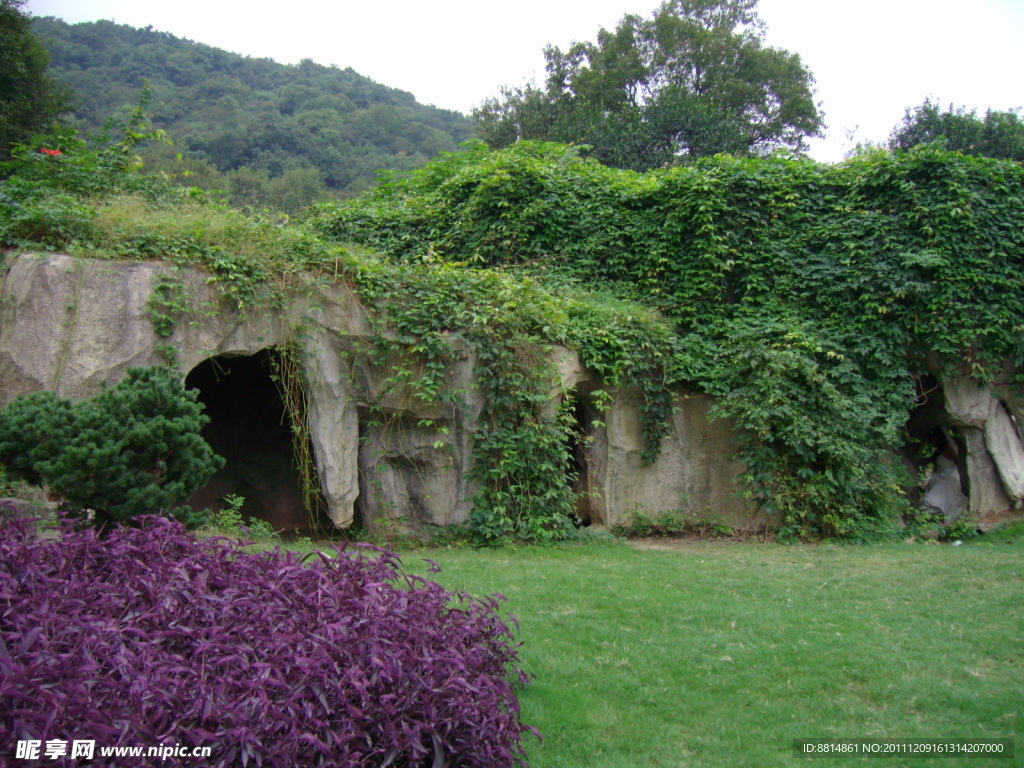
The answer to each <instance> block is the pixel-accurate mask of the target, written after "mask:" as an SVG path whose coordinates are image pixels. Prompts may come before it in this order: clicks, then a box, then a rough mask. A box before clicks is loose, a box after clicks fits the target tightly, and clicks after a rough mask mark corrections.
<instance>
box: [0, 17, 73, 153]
mask: <svg viewBox="0 0 1024 768" xmlns="http://www.w3.org/2000/svg"><path fill="white" fill-rule="evenodd" d="M24 4H25V0H0V158H2V157H3V156H4V155H6V154H7V153H8V152H9V151H10V149H11V147H12V146H13V145H14V144H18V143H24V142H27V141H29V139H31V137H32V134H33V133H36V132H39V131H42V130H44V129H46V128H48V127H50V125H51V124H52V123H53V122H54V121H55V120H56V119H57V118H58V117H59V116H60V115H62V114H63V113H65V112H67V111H68V110H69V109H70V104H69V101H70V97H69V95H68V92H67V90H66V89H65V88H64V87H63V86H61V85H60V84H58V83H57V81H56V80H54V79H53V78H52V77H50V76H49V75H47V73H46V69H47V66H48V65H49V63H50V55H49V54H48V53H47V51H46V48H45V46H44V45H43V43H42V42H41V41H40V40H39V39H38V38H36V37H35V36H34V35H33V34H32V21H31V19H30V18H29V17H28V16H26V15H25V14H24V13H22V11H21V6H22V5H24Z"/></svg>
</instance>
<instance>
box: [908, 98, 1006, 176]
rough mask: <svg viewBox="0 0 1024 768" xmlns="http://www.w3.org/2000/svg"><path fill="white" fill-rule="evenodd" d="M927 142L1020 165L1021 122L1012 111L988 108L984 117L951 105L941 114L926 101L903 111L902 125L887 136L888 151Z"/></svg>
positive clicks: (929, 101)
mask: <svg viewBox="0 0 1024 768" xmlns="http://www.w3.org/2000/svg"><path fill="white" fill-rule="evenodd" d="M931 143H941V144H942V145H943V146H944V147H945V148H946V149H948V150H951V151H955V152H963V153H964V154H965V155H981V156H983V157H998V158H1002V159H1004V160H1016V161H1018V162H1024V120H1021V117H1020V115H1019V114H1018V112H1017V111H1013V110H1011V111H1007V112H999V111H995V110H992V109H989V110H987V111H986V112H985V117H984V118H979V117H978V113H977V112H976V111H974V110H972V111H970V112H968V111H966V109H964V108H963V107H960V108H954V107H953V105H952V104H950V106H949V108H948V109H946V110H945V111H943V110H942V109H941V108H940V107H939V105H938V103H936V102H934V101H932V100H931V99H926V100H925V102H924V103H923V104H921V105H920V106H919V107H915V108H914V109H913V110H910V109H908V110H907V111H906V114H905V115H904V116H903V122H901V123H900V124H899V125H897V126H896V128H895V129H893V132H892V134H891V135H890V137H889V148H890V149H893V150H897V149H910V148H911V147H916V146H917V145H918V144H931Z"/></svg>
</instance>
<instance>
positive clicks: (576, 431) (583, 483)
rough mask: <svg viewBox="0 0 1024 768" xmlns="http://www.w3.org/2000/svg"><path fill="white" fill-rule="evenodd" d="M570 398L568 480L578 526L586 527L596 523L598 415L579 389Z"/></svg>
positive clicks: (567, 447)
mask: <svg viewBox="0 0 1024 768" xmlns="http://www.w3.org/2000/svg"><path fill="white" fill-rule="evenodd" d="M568 397H569V398H570V407H571V408H572V422H573V423H572V428H571V431H570V433H569V436H568V438H567V440H566V445H565V470H566V478H567V481H568V482H569V483H570V485H571V487H572V491H573V494H574V496H575V498H576V501H575V505H574V510H573V511H574V512H575V513H576V517H577V519H578V521H579V523H578V524H579V525H580V526H584V527H586V526H589V525H591V523H593V522H595V520H594V517H595V515H594V513H595V510H594V509H593V508H592V503H591V499H592V496H591V487H590V486H591V477H590V465H591V455H590V452H591V448H592V445H591V443H592V442H593V435H594V430H595V426H596V425H595V423H594V422H595V421H597V419H598V413H597V409H596V408H595V406H594V404H593V403H592V402H591V401H590V399H589V398H587V397H586V395H584V394H583V393H581V392H580V391H579V390H578V389H574V390H572V391H571V392H570V393H569V394H568ZM597 522H599V521H597Z"/></svg>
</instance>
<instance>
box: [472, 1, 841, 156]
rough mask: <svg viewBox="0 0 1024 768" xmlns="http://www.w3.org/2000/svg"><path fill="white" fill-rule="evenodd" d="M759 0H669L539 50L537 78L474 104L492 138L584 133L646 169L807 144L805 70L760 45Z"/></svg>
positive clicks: (817, 120)
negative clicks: (542, 76) (542, 67)
mask: <svg viewBox="0 0 1024 768" xmlns="http://www.w3.org/2000/svg"><path fill="white" fill-rule="evenodd" d="M756 5H757V0H666V1H665V2H664V3H663V4H662V5H661V6H660V7H659V8H658V9H657V10H656V11H655V12H654V13H653V14H652V15H651V17H650V18H647V19H644V18H641V17H639V16H635V15H627V16H625V17H624V18H623V19H622V21H621V22H620V23H619V26H618V27H617V28H616V29H615V31H613V32H612V31H608V30H605V29H602V30H601V31H600V32H599V33H598V36H597V41H596V42H584V43H574V44H573V45H572V46H570V47H569V49H568V50H567V51H564V52H563V51H562V50H561V49H559V48H557V47H553V46H550V47H548V48H547V49H546V50H545V52H544V55H545V58H546V60H547V65H546V69H547V80H546V83H545V84H544V86H543V87H536V86H534V85H527V86H525V87H521V88H506V89H504V90H503V91H502V93H501V96H500V97H496V98H492V99H489V100H487V101H486V102H484V104H483V105H481V106H480V107H479V108H477V110H475V112H474V115H473V116H474V118H475V119H476V123H477V133H478V135H479V136H480V137H481V138H482V139H483V140H484V141H486V142H487V143H488V144H489V145H490V146H491V147H492V148H501V147H505V146H508V145H510V144H512V143H513V142H515V141H518V140H520V139H540V140H547V141H561V142H566V143H577V144H588V145H591V146H592V147H593V148H594V156H595V157H596V158H597V159H598V160H600V161H601V162H603V163H605V164H606V165H611V166H613V167H619V168H630V169H633V170H646V169H650V168H656V167H661V166H665V165H672V164H676V163H678V162H680V161H683V162H686V161H692V160H693V159H696V158H699V157H706V156H710V155H715V154H718V153H722V152H725V153H730V154H735V155H763V154H767V153H770V152H771V151H773V150H775V149H778V148H781V147H788V148H790V149H793V150H797V151H799V150H801V149H803V148H804V140H805V139H806V138H807V137H810V136H816V135H818V134H819V132H820V130H821V128H822V127H823V122H822V115H821V113H820V112H819V110H818V107H817V105H816V104H815V102H814V94H813V85H814V78H813V77H812V75H811V73H810V71H809V70H808V69H807V68H806V67H805V66H804V65H803V63H802V62H801V60H800V57H799V56H798V55H797V54H795V53H791V52H789V51H785V50H782V49H778V48H772V47H769V46H766V45H764V24H763V22H762V21H761V20H760V19H759V17H758V16H757V13H756V10H755V6H756Z"/></svg>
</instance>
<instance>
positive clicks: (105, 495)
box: [0, 366, 223, 526]
mask: <svg viewBox="0 0 1024 768" xmlns="http://www.w3.org/2000/svg"><path fill="white" fill-rule="evenodd" d="M202 411H203V406H202V405H201V404H200V403H198V402H197V401H196V393H195V392H194V391H189V390H186V389H185V388H184V386H183V385H182V382H181V378H180V376H179V375H178V373H177V372H176V371H173V370H171V369H169V368H166V367H161V366H155V367H151V368H130V369H129V370H128V376H127V377H126V378H125V379H124V380H123V381H121V382H120V383H119V384H117V385H116V386H113V387H104V388H103V389H102V390H101V391H100V392H99V394H97V395H96V396H94V397H92V398H89V399H87V400H83V401H81V402H77V403H75V402H72V401H70V400H68V399H66V398H62V397H60V396H58V395H56V394H54V393H52V392H35V393H33V394H30V395H26V396H23V397H19V398H17V399H16V400H14V401H13V402H12V403H11V404H9V405H8V406H7V407H6V408H5V409H4V410H3V411H0V462H2V463H3V464H4V465H6V466H7V468H8V470H9V471H10V473H11V474H13V475H15V476H17V477H21V478H23V479H25V480H28V481H30V482H36V483H42V484H44V485H46V486H48V487H49V488H50V489H51V490H54V491H56V492H58V493H60V494H61V495H62V496H64V498H65V500H66V501H67V503H68V505H69V506H70V507H71V509H72V511H73V512H75V513H83V512H84V511H85V510H93V512H94V513H95V515H94V522H95V524H96V525H98V526H99V525H103V524H104V523H106V522H108V521H118V522H122V521H130V520H131V519H132V518H134V517H136V516H138V515H144V514H154V513H157V512H162V513H164V514H168V515H172V516H174V517H177V518H178V519H180V520H182V521H183V522H185V523H186V524H189V525H196V524H199V523H201V522H202V520H201V519H199V517H198V516H196V515H195V514H194V513H193V512H192V510H191V509H190V508H189V507H186V506H180V504H181V502H183V501H184V500H185V499H187V498H188V497H189V496H190V495H191V494H192V493H193V492H194V491H196V490H197V489H198V488H199V487H200V486H202V485H203V483H205V482H206V481H207V480H208V479H209V477H210V475H212V474H213V473H214V472H215V471H216V470H217V469H218V468H220V467H221V466H222V465H223V460H222V459H221V458H220V457H219V456H216V455H215V454H214V453H213V451H212V449H211V448H210V446H209V445H207V443H206V441H205V440H203V438H202V436H201V435H200V430H201V429H202V427H203V425H204V424H206V423H207V422H208V421H209V419H208V418H207V417H206V416H205V415H203V412H202Z"/></svg>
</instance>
